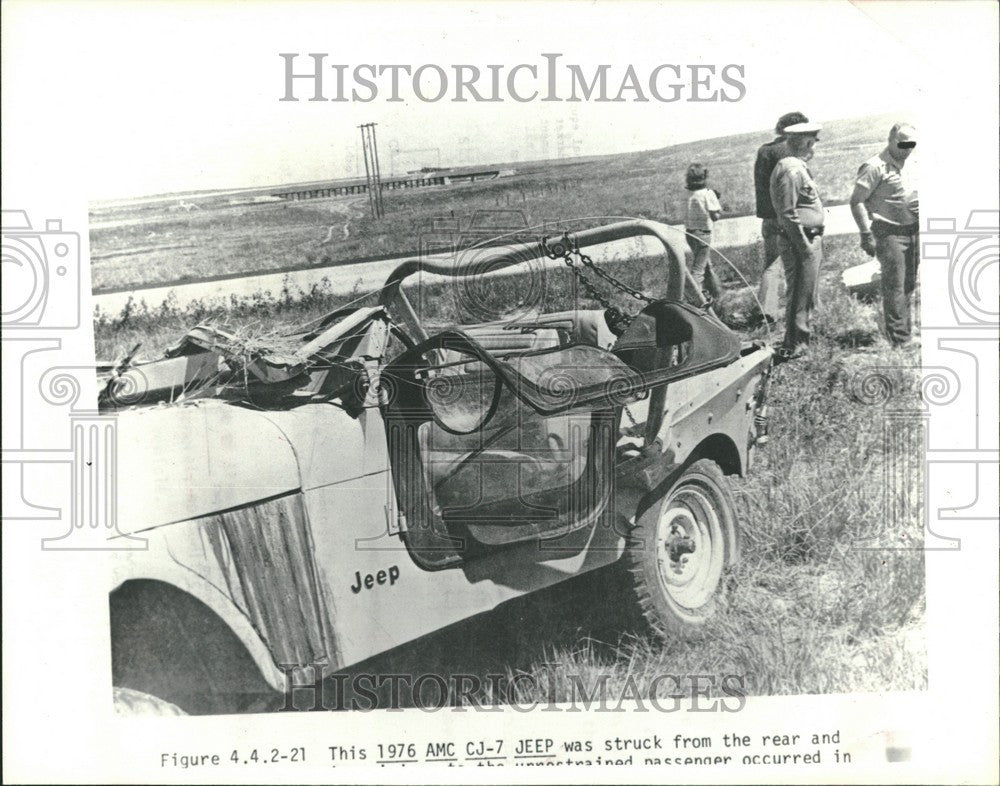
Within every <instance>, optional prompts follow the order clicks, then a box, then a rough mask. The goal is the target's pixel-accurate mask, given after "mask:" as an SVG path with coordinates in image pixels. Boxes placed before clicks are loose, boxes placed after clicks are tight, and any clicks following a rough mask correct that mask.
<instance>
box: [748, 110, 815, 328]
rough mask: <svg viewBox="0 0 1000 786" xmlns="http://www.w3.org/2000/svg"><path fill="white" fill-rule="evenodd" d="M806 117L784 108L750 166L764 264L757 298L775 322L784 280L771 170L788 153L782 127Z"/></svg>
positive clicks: (767, 318) (768, 319)
mask: <svg viewBox="0 0 1000 786" xmlns="http://www.w3.org/2000/svg"><path fill="white" fill-rule="evenodd" d="M808 122H809V118H808V117H806V116H805V115H804V114H802V113H801V112H786V113H785V114H783V115H782V116H781V117H779V118H778V122H777V123H776V124H775V126H774V133H775V138H774V140H773V141H771V142H768V143H767V144H764V145H761V147H760V148H759V149H758V150H757V160H756V161H755V162H754V167H753V184H754V195H755V197H756V202H757V218H759V219H761V225H760V230H761V235H762V236H763V238H764V266H763V270H762V272H761V276H760V288H759V289H758V292H757V297H758V299H759V301H760V308H761V319H762V320H763V321H765V322H767V323H769V324H774V323H776V322H777V321H778V319H779V318H780V317H781V312H780V310H779V306H778V289H779V288H780V287H781V286H782V285H783V284H784V282H785V272H784V270H783V269H782V266H781V263H780V261H779V257H780V255H781V252H780V251H779V250H778V236H779V235H780V234H781V231H780V227H779V225H778V216H777V214H776V213H775V212H774V205H772V204H771V173H772V172H773V171H774V167H775V166H777V164H778V162H779V161H780V160H781V159H783V158H785V157H787V156H788V145H787V143H786V139H785V129H786V128H788V126H793V125H796V124H797V123H808Z"/></svg>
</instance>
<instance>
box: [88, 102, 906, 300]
mask: <svg viewBox="0 0 1000 786" xmlns="http://www.w3.org/2000/svg"><path fill="white" fill-rule="evenodd" d="M892 120H893V118H891V117H889V116H880V117H868V118H860V119H850V120H838V121H834V122H831V123H829V124H827V125H826V127H825V128H824V130H823V134H822V137H821V142H820V144H819V145H818V146H817V153H816V158H815V159H814V160H813V162H812V164H811V167H812V169H813V172H814V174H815V176H816V181H817V183H818V184H819V186H820V189H821V193H822V196H823V198H824V200H825V201H826V202H827V204H837V203H841V202H844V201H846V200H847V198H848V196H849V195H850V190H851V184H852V182H853V177H854V174H855V172H856V171H857V168H858V165H859V164H860V163H861V162H862V161H863V160H864V159H865V158H867V157H868V156H870V155H872V154H874V153H876V152H878V150H879V147H880V146H881V145H882V144H883V140H884V138H885V136H886V133H887V131H888V127H889V125H890V124H891V122H892ZM771 138H772V136H771V134H769V133H768V132H766V131H762V132H760V133H749V134H738V135H735V136H727V137H719V138H717V139H709V140H704V141H698V142H688V143H685V144H681V145H674V146H671V147H665V148H662V149H660V150H649V151H644V152H639V153H627V154H619V155H609V156H601V157H597V158H587V159H575V160H574V159H567V160H560V161H551V162H532V163H528V164H517V165H514V164H499V165H498V166H502V167H510V168H514V169H516V170H517V172H518V174H517V175H515V176H514V177H510V178H503V179H500V180H492V181H480V182H476V183H469V184H461V185H454V186H446V187H436V188H427V189H417V190H412V191H388V192H386V193H385V208H386V216H385V218H384V219H382V220H381V221H374V220H373V219H372V218H371V217H370V215H369V214H368V202H367V198H366V197H364V196H361V197H340V198H332V199H322V200H311V201H307V202H290V203H271V204H260V205H242V206H228V205H226V204H224V203H221V202H219V201H215V202H206V203H205V205H204V207H203V208H202V209H193V210H191V211H190V212H185V211H183V210H181V209H179V208H178V206H177V205H171V206H169V207H160V208H158V209H156V210H142V211H140V212H139V213H138V214H137V213H135V212H133V211H130V210H128V209H126V208H122V209H121V210H120V211H117V212H116V211H113V210H112V211H102V213H101V215H100V221H101V225H98V226H97V227H96V228H94V229H92V230H91V233H90V243H91V259H92V262H93V264H92V271H93V287H94V289H95V290H101V289H109V288H116V289H117V288H128V287H135V286H141V285H143V284H151V283H162V282H170V281H179V280H196V279H198V278H200V277H203V276H210V275H219V274H227V273H241V272H243V273H254V272H261V271H275V270H288V269H294V268H303V267H312V266H324V265H331V264H336V263H338V262H344V261H347V260H352V259H356V258H359V257H378V256H390V255H393V254H403V253H408V252H412V251H414V250H416V249H417V248H418V245H419V238H420V236H421V234H422V233H424V232H426V231H427V230H428V228H429V227H430V226H431V225H432V222H433V221H434V220H435V219H439V218H445V219H447V220H449V221H459V222H460V223H461V226H462V227H465V226H467V225H468V224H469V221H470V220H471V219H472V217H473V216H474V215H476V214H477V213H480V212H481V211H498V210H500V211H515V212H514V213H513V214H512V215H507V216H498V217H496V220H499V221H508V222H514V223H515V224H517V223H522V222H523V225H526V226H534V225H536V224H541V223H544V222H547V221H555V220H560V219H566V218H575V217H585V216H632V217H642V218H653V219H656V220H659V221H666V222H668V223H681V222H683V219H684V206H685V204H686V199H687V192H686V191H685V189H684V172H685V170H686V168H687V166H688V164H689V163H691V162H692V161H696V160H697V161H701V162H703V163H704V164H706V165H707V166H708V168H709V171H710V180H711V185H712V186H713V187H715V188H717V189H719V190H720V191H721V192H722V194H723V202H724V204H725V206H726V209H727V213H728V215H746V214H751V213H753V212H754V196H753V161H754V158H755V156H756V152H757V148H758V147H759V146H760V145H761V144H763V143H764V142H767V141H769V140H770V139H771ZM195 201H197V200H195Z"/></svg>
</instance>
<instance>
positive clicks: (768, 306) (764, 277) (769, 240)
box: [757, 218, 785, 322]
mask: <svg viewBox="0 0 1000 786" xmlns="http://www.w3.org/2000/svg"><path fill="white" fill-rule="evenodd" d="M761 235H762V236H763V238H764V268H763V270H762V271H761V274H760V288H759V289H758V290H757V298H758V299H759V300H760V307H761V311H763V313H764V315H765V316H769V317H770V318H771V319H773V320H774V321H775V322H777V321H778V318H779V317H780V316H781V309H780V307H779V305H778V296H779V294H780V293H779V289H780V288H781V285H782V284H783V283H784V281H785V271H784V270H783V269H782V266H781V263H780V262H779V261H778V257H780V256H781V250H780V249H779V248H778V237H779V236H780V235H781V230H780V229H779V227H778V219H776V218H765V219H764V220H763V221H762V223H761Z"/></svg>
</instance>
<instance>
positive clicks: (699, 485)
mask: <svg viewBox="0 0 1000 786" xmlns="http://www.w3.org/2000/svg"><path fill="white" fill-rule="evenodd" d="M738 556H739V543H738V535H737V521H736V513H735V505H734V504H733V498H732V493H731V492H730V490H729V486H728V484H727V481H726V478H725V476H723V474H722V470H721V469H719V466H718V464H716V463H715V462H714V461H711V460H709V459H701V460H699V461H696V462H694V463H693V464H691V465H690V466H689V467H687V468H685V469H684V470H683V471H682V472H681V473H680V475H679V476H678V477H677V478H676V479H675V480H674V481H673V483H672V484H671V485H670V487H669V490H668V491H667V492H666V493H665V494H664V495H663V496H662V497H661V498H660V499H659V500H658V501H656V502H654V503H653V504H652V505H651V506H650V507H649V508H648V509H647V510H646V511H645V512H644V513H643V514H642V515H641V516H640V517H639V519H638V521H637V522H636V526H635V528H634V529H633V530H632V532H631V536H630V539H629V546H628V548H627V549H626V551H625V555H624V558H623V559H624V562H625V566H626V567H627V568H628V570H629V572H630V573H631V585H632V590H633V592H634V594H635V600H636V602H637V605H638V610H639V611H640V612H641V614H642V617H643V618H644V620H645V622H646V623H647V624H648V625H649V627H650V628H651V629H652V632H653V633H654V634H656V635H657V636H658V637H660V638H662V639H664V640H666V639H668V638H676V637H678V636H679V637H682V638H693V637H696V636H697V634H698V633H699V632H700V630H701V629H702V627H703V626H704V624H705V622H706V621H707V620H708V619H709V618H711V616H712V615H713V614H714V613H715V610H716V605H717V601H718V599H719V597H720V595H721V593H722V592H723V590H724V574H725V569H726V568H727V567H728V566H730V565H732V564H733V563H735V562H736V560H737V559H738Z"/></svg>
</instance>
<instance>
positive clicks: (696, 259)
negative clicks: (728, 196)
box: [684, 163, 722, 300]
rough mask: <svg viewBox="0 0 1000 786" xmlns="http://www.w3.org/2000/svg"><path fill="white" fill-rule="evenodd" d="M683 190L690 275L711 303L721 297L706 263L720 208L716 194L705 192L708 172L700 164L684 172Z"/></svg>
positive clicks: (709, 266) (714, 278)
mask: <svg viewBox="0 0 1000 786" xmlns="http://www.w3.org/2000/svg"><path fill="white" fill-rule="evenodd" d="M687 189H688V191H690V192H691V196H689V197H688V203H687V217H686V219H685V221H684V228H685V229H686V230H687V241H688V246H690V248H691V255H692V258H691V275H692V276H694V280H695V281H696V282H698V284H699V286H701V287H702V289H703V290H704V291H705V292H706V293H707V294H708V295H709V297H711V298H712V299H713V300H715V299H716V298H718V297H719V295H720V294H721V293H722V286H721V285H720V284H719V279H718V277H717V276H716V275H715V271H714V270H712V263H711V261H710V260H709V255H710V247H711V245H712V225H713V224H714V223H715V222H716V221H718V219H719V216H720V215H721V214H722V205H720V204H719V198H718V196H717V195H716V192H715V191H713V190H711V189H710V188H708V170H707V169H706V168H705V166H704V165H703V164H699V163H694V164H691V166H689V167H688V170H687Z"/></svg>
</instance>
